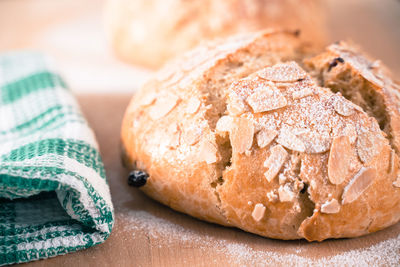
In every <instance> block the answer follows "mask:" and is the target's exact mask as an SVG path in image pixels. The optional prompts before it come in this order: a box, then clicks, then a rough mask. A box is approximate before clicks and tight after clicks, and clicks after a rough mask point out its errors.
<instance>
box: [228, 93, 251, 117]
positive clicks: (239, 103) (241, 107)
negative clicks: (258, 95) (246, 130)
mask: <svg viewBox="0 0 400 267" xmlns="http://www.w3.org/2000/svg"><path fill="white" fill-rule="evenodd" d="M227 109H228V112H229V114H231V115H235V116H238V115H240V114H243V113H244V112H246V105H245V103H244V102H243V99H242V98H241V97H239V96H238V95H236V94H235V93H230V94H229V102H228V107H227Z"/></svg>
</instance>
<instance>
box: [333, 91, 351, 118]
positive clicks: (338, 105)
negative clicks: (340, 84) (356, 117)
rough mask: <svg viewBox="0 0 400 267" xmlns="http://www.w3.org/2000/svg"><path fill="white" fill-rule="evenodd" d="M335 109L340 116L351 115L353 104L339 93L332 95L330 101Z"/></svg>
mask: <svg viewBox="0 0 400 267" xmlns="http://www.w3.org/2000/svg"><path fill="white" fill-rule="evenodd" d="M332 105H333V108H334V109H335V111H336V112H337V113H338V114H340V115H342V116H345V117H347V116H351V115H353V114H354V112H355V110H354V105H353V104H350V103H349V101H348V100H346V99H344V97H342V96H341V95H340V94H336V95H334V96H333V102H332Z"/></svg>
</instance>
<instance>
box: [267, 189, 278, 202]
mask: <svg viewBox="0 0 400 267" xmlns="http://www.w3.org/2000/svg"><path fill="white" fill-rule="evenodd" d="M267 199H268V201H269V202H271V203H275V202H277V201H278V200H279V197H278V194H277V193H276V192H275V191H274V190H272V191H270V192H268V193H267Z"/></svg>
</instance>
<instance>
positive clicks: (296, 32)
mask: <svg viewBox="0 0 400 267" xmlns="http://www.w3.org/2000/svg"><path fill="white" fill-rule="evenodd" d="M300 33H301V31H300V30H299V29H297V30H295V31H294V33H293V34H294V36H296V37H299V36H300Z"/></svg>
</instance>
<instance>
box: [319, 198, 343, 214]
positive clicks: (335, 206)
mask: <svg viewBox="0 0 400 267" xmlns="http://www.w3.org/2000/svg"><path fill="white" fill-rule="evenodd" d="M339 211H340V204H339V202H338V201H337V200H336V199H332V200H330V201H326V202H325V203H324V204H322V205H321V212H322V213H327V214H332V213H338V212H339Z"/></svg>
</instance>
